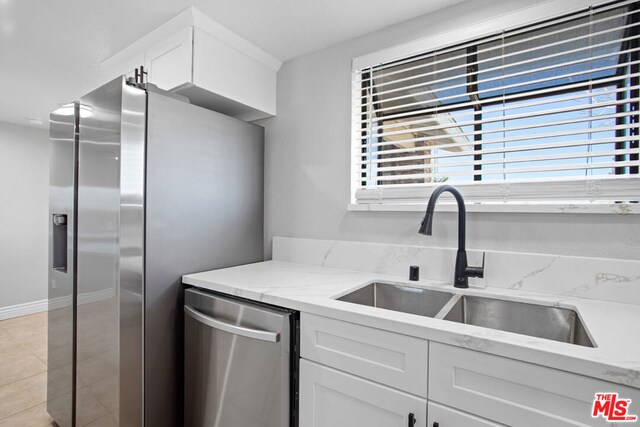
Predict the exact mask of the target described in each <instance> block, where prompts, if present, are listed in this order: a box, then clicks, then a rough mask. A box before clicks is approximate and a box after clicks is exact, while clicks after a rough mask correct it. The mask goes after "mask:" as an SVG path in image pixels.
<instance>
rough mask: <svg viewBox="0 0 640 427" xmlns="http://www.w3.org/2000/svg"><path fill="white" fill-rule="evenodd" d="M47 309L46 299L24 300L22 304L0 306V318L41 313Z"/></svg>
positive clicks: (47, 302)
mask: <svg viewBox="0 0 640 427" xmlns="http://www.w3.org/2000/svg"><path fill="white" fill-rule="evenodd" d="M48 309H49V301H48V300H46V299H42V300H40V301H33V302H26V303H24V304H16V305H10V306H7V307H0V320H6V319H11V318H14V317H20V316H26V315H27V314H34V313H41V312H43V311H47V310H48Z"/></svg>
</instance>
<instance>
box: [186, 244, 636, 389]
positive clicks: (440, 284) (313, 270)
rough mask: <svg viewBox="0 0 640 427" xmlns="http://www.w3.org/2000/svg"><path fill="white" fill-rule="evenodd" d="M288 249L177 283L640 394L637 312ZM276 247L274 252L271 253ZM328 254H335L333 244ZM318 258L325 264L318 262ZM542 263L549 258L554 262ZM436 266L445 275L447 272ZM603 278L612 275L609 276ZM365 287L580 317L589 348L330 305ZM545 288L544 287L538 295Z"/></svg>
mask: <svg viewBox="0 0 640 427" xmlns="http://www.w3.org/2000/svg"><path fill="white" fill-rule="evenodd" d="M286 240H296V239H286ZM289 243H291V244H293V246H296V245H299V244H300V242H285V241H283V240H280V241H279V242H275V243H274V258H280V260H278V259H276V260H274V261H266V262H261V263H255V264H248V265H244V266H239V267H232V268H225V269H221V270H213V271H207V272H202V273H195V274H189V275H185V276H183V282H184V283H185V284H188V285H193V286H197V287H199V288H203V289H208V290H213V291H218V292H223V293H227V294H231V295H236V296H239V297H243V298H247V299H250V300H255V301H261V302H265V303H269V304H274V305H278V306H283V307H288V308H291V309H295V310H299V311H301V312H306V313H311V314H316V315H320V316H326V317H330V318H334V319H339V320H344V321H348V322H353V323H358V324H361V325H366V326H370V327H374V328H379V329H385V330H389V331H393V332H397V333H401V334H405V335H411V336H415V337H418V338H423V339H428V340H433V341H437V342H441V343H445V344H450V345H455V346H460V347H465V348H469V349H473V350H478V351H482V352H486V353H490V354H495V355H499V356H504V357H510V358H513V359H517V360H522V361H526V362H530V363H536V364H539V365H543V366H549V367H552V368H556V369H561V370H565V371H568V372H574V373H578V374H582V375H587V376H590V377H594V378H599V379H602V380H606V381H611V382H614V383H618V384H622V385H626V386H631V387H635V388H640V343H639V341H638V337H640V307H639V306H638V305H635V304H625V303H620V302H613V301H602V300H597V299H594V298H589V297H586V298H585V297H581V296H575V295H571V292H565V291H564V290H562V291H560V292H557V293H545V292H531V291H530V290H529V289H523V287H522V286H520V287H518V286H504V287H498V286H496V287H492V286H484V287H483V286H481V285H477V286H476V287H472V288H469V289H467V290H460V289H455V290H454V288H453V286H452V285H451V280H433V279H429V278H426V279H423V280H421V281H419V282H409V281H408V280H407V277H406V276H402V275H400V274H397V271H392V274H388V273H381V272H376V271H373V272H367V271H359V270H363V269H366V268H368V267H363V266H362V265H357V263H356V265H352V266H353V268H352V269H346V268H335V267H327V266H322V265H323V264H322V263H323V262H324V263H325V264H326V258H327V256H326V254H322V251H318V253H317V256H316V258H317V261H315V262H314V264H316V265H311V263H301V262H289V261H283V260H281V259H283V258H284V259H286V258H289V255H288V254H289V253H295V251H292V248H291V247H289ZM278 245H280V246H281V247H280V248H277V247H278ZM327 245H328V247H331V246H332V245H331V244H329V243H327ZM333 247H334V249H335V247H336V245H333ZM299 256H300V255H298V257H299ZM323 257H324V258H325V259H324V261H322V258H323ZM445 258H446V257H445ZM549 259H553V257H551V258H549ZM296 261H299V260H296ZM392 262H395V261H392ZM549 262H551V263H553V262H552V261H549ZM447 264H448V260H447ZM443 267H444V268H446V266H443ZM599 267H600V266H599ZM407 268H408V266H407ZM449 268H451V269H452V268H453V265H452V264H450V267H449ZM535 270H536V269H534V270H531V274H533V275H536V274H540V272H535ZM636 271H639V270H636ZM393 273H396V274H393ZM487 274H491V272H490V271H487ZM607 274H615V273H612V272H611V271H609V272H608V273H607ZM526 275H527V274H525V275H524V276H523V278H522V280H523V282H526V280H527V278H526V277H525V276H526ZM621 276H623V277H624V279H618V278H616V277H615V276H606V277H602V278H601V280H605V281H613V282H617V281H620V280H621V281H623V282H625V283H626V284H629V281H628V280H627V279H629V280H631V281H634V280H636V278H634V277H628V276H629V274H628V271H624V272H621ZM372 281H388V282H401V283H406V284H409V285H410V286H417V287H426V288H431V289H436V290H445V291H449V292H454V293H464V294H469V295H479V296H490V297H497V298H501V299H506V300H515V301H527V302H533V303H537V304H543V305H554V306H559V307H564V308H573V309H575V310H576V311H577V312H578V313H579V315H580V316H581V318H582V320H583V322H584V324H585V326H586V328H587V329H588V331H589V333H590V335H591V337H592V339H593V341H594V342H595V345H596V347H595V348H590V347H582V346H578V345H573V344H567V343H562V342H556V341H551V340H546V339H541V338H536V337H531V336H526V335H520V334H514V333H510V332H504V331H500V330H494V329H488V328H483V327H478V326H473V325H466V324H461V323H456V322H450V321H445V320H440V319H432V318H429V317H423V316H417V315H412V314H406V313H401V312H396V311H391V310H385V309H380V308H375V307H368V306H363V305H359V304H352V303H348V302H343V301H337V300H336V299H335V298H337V297H339V296H342V295H344V294H345V293H348V292H350V291H352V290H354V289H358V288H360V287H362V286H364V285H365V284H367V283H369V282H372ZM548 286H550V285H547V287H548ZM634 287H637V286H634ZM546 289H547V288H545V287H543V291H544V290H546ZM634 291H635V290H633V291H632V292H634ZM589 295H590V296H591V295H593V294H589ZM634 302H635V300H634Z"/></svg>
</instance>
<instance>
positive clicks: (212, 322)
mask: <svg viewBox="0 0 640 427" xmlns="http://www.w3.org/2000/svg"><path fill="white" fill-rule="evenodd" d="M184 312H185V313H186V314H187V315H189V317H191V318H192V319H194V320H196V321H198V322H200V323H203V324H205V325H207V326H210V327H212V328H214V329H219V330H221V331H224V332H228V333H230V334H234V335H240V336H242V337H247V338H253V339H256V340H261V341H269V342H278V341H280V334H279V333H277V332H270V331H260V330H258V329H251V328H245V327H244V326H237V325H234V324H231V323H229V322H224V321H222V320H219V319H215V318H213V317H210V316H207V315H206V314H202V313H200V312H199V311H198V310H196V309H195V308H193V307H191V306H188V305H185V306H184Z"/></svg>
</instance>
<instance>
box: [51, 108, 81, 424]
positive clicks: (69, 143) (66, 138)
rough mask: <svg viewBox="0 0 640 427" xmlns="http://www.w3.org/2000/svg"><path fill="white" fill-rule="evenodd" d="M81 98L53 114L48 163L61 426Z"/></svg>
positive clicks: (54, 379)
mask: <svg viewBox="0 0 640 427" xmlns="http://www.w3.org/2000/svg"><path fill="white" fill-rule="evenodd" d="M77 113H78V106H77V104H69V105H66V106H64V107H61V108H60V109H59V110H56V112H54V113H52V114H51V117H50V124H49V128H50V136H51V143H50V145H49V163H50V178H49V182H50V188H49V312H48V321H49V332H48V334H49V335H48V341H47V359H48V376H47V411H48V412H49V414H51V416H52V417H53V419H54V420H55V421H56V422H57V423H58V425H59V426H60V427H71V425H72V421H71V420H72V419H73V410H74V409H73V384H74V383H73V381H74V378H73V376H74V369H73V339H74V338H73V336H74V303H73V302H74V277H75V268H74V266H75V262H74V261H75V259H74V246H75V242H74V227H75V215H74V203H75V200H76V198H75V188H76V186H75V182H76V170H77V169H76V153H77V143H78V141H77V138H76V129H77V120H76V118H77Z"/></svg>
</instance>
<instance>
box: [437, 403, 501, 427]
mask: <svg viewBox="0 0 640 427" xmlns="http://www.w3.org/2000/svg"><path fill="white" fill-rule="evenodd" d="M427 414H428V417H429V421H427V426H435V425H437V426H438V427H463V426H464V427H501V426H503V424H496V423H494V422H491V421H487V420H483V419H482V418H478V417H474V416H473V415H469V414H466V413H464V412H462V411H458V410H456V409H453V408H448V407H446V406H442V405H438V404H437V403H433V402H429V409H428V410H427Z"/></svg>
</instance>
